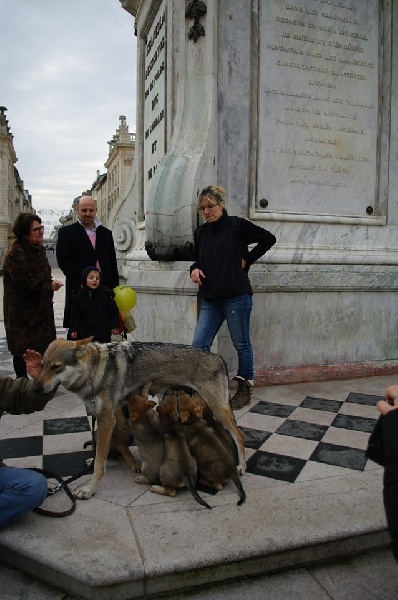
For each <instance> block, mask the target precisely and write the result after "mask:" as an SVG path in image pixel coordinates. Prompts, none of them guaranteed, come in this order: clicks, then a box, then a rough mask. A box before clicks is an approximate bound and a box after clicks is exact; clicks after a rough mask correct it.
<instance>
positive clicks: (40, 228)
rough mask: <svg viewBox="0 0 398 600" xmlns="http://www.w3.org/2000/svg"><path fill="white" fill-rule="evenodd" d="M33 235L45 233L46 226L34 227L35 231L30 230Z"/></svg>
mask: <svg viewBox="0 0 398 600" xmlns="http://www.w3.org/2000/svg"><path fill="white" fill-rule="evenodd" d="M30 231H31V232H33V233H39V232H40V233H41V232H42V231H44V225H40V227H33V229H31V230H30Z"/></svg>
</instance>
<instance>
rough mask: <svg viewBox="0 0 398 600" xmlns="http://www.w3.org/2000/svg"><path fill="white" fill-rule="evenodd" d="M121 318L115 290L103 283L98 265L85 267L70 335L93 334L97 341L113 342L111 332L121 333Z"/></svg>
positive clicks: (83, 337)
mask: <svg viewBox="0 0 398 600" xmlns="http://www.w3.org/2000/svg"><path fill="white" fill-rule="evenodd" d="M119 318H120V317H119V309H118V307H117V306H116V302H115V301H114V299H113V291H112V290H109V289H108V288H106V287H105V286H103V285H102V284H101V273H100V272H99V271H98V269H97V268H96V267H87V268H86V269H84V270H83V273H82V279H81V287H80V289H79V291H78V292H77V293H76V294H75V296H74V298H73V302H72V311H71V319H70V338H71V339H72V340H83V339H85V338H88V337H90V336H94V339H93V341H94V342H103V343H106V342H110V341H111V335H118V333H119Z"/></svg>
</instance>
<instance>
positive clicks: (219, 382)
mask: <svg viewBox="0 0 398 600" xmlns="http://www.w3.org/2000/svg"><path fill="white" fill-rule="evenodd" d="M91 339H92V338H87V339H85V340H78V341H71V340H64V339H61V338H58V339H56V340H54V341H53V342H51V344H50V345H49V346H48V348H47V350H46V352H45V353H44V356H43V361H42V364H43V370H42V373H41V375H40V377H39V379H38V380H37V382H36V383H35V385H34V389H35V390H36V391H37V392H50V391H51V390H54V389H55V388H56V387H57V386H58V385H59V384H62V385H63V386H64V387H65V388H66V389H67V390H69V391H71V392H74V393H75V394H77V395H78V396H80V398H81V399H82V400H83V402H84V403H85V404H86V406H88V407H90V408H93V409H94V411H95V413H96V416H97V446H96V454H95V462H94V472H93V475H92V478H91V480H90V481H89V482H88V483H87V484H86V485H85V486H84V487H82V488H80V489H79V491H78V493H77V496H78V497H79V498H90V497H91V496H92V495H93V494H95V492H96V490H97V487H98V483H99V481H100V479H101V478H102V476H103V474H104V467H105V461H106V457H107V453H108V449H109V444H110V440H111V436H112V429H113V425H114V411H115V407H116V406H117V404H119V403H120V402H121V401H122V400H123V399H124V398H126V397H127V396H128V395H129V394H131V393H132V392H134V391H138V390H140V389H141V388H142V387H143V386H144V385H145V384H146V383H147V382H148V381H152V387H151V391H152V393H158V392H164V391H165V390H167V389H169V388H171V387H180V386H186V387H190V388H192V389H194V390H196V391H197V392H198V393H199V394H200V396H202V398H203V399H204V400H205V401H206V402H207V404H208V406H209V408H210V410H211V411H212V413H213V414H214V416H215V417H216V419H217V420H218V421H219V422H220V423H221V424H222V425H223V426H224V427H225V428H226V429H228V430H229V431H230V433H231V435H232V437H233V439H234V442H235V444H236V446H237V449H238V455H239V463H238V466H237V470H238V473H240V474H242V473H244V472H245V470H246V463H245V450H244V435H243V433H242V432H241V431H240V430H239V429H238V427H237V426H236V422H235V419H234V416H233V413H232V410H231V408H230V406H229V403H228V371H227V366H226V364H225V361H224V360H223V358H222V357H221V356H219V355H217V354H213V353H211V352H206V351H205V350H201V349H199V348H194V347H193V346H185V345H182V344H168V343H160V342H159V343H158V342H130V341H126V342H110V343H108V344H100V343H98V342H91Z"/></svg>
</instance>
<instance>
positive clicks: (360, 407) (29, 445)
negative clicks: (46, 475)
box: [0, 330, 379, 483]
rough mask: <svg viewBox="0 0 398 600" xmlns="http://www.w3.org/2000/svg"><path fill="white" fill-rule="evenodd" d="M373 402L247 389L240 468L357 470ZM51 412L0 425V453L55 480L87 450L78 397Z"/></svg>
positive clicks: (281, 476) (1, 346) (1, 362)
mask: <svg viewBox="0 0 398 600" xmlns="http://www.w3.org/2000/svg"><path fill="white" fill-rule="evenodd" d="M62 334H63V330H60V331H59V332H58V335H60V336H62ZM0 375H11V376H14V372H13V369H12V360H11V356H10V354H9V352H8V350H7V346H6V343H5V339H0ZM254 392H255V390H254ZM63 395H65V391H59V392H58V393H57V397H56V399H55V400H54V401H53V402H54V403H55V404H56V402H58V403H62V396H63ZM66 395H68V396H69V397H70V396H71V395H70V394H66ZM378 400H379V396H375V395H366V394H363V393H359V392H356V391H355V390H353V391H352V392H350V393H348V395H347V396H346V397H345V398H344V399H342V400H335V399H328V398H321V397H312V396H303V397H300V396H299V395H298V396H297V398H296V399H293V400H292V399H291V400H290V401H289V403H286V402H285V403H283V402H282V401H278V400H276V401H264V400H258V401H256V394H255V393H254V394H253V401H252V406H251V407H250V409H249V410H248V411H247V412H245V413H244V414H241V415H237V419H238V425H239V426H240V427H241V428H242V430H243V431H244V433H245V439H246V443H245V445H246V448H247V457H248V461H247V462H248V469H247V472H248V473H250V474H252V475H255V476H259V477H262V478H264V477H266V478H268V479H270V480H273V481H276V480H277V481H279V482H281V483H282V482H284V483H294V482H296V481H300V480H303V479H305V478H306V477H316V476H317V473H319V476H321V475H320V473H321V472H322V473H324V472H325V469H326V471H327V469H330V468H333V467H334V468H335V469H336V468H337V469H338V470H339V471H338V472H339V473H341V469H344V471H347V470H351V471H362V470H364V469H365V468H366V464H367V460H366V456H365V449H366V446H367V441H368V438H369V434H370V433H371V431H372V429H373V427H374V425H375V423H376V417H375V410H374V407H375V405H376V403H377V401H378ZM55 404H54V405H55ZM58 412H59V413H60V412H62V415H61V416H60V414H54V415H50V416H46V414H45V415H44V418H43V419H42V420H39V421H37V419H36V420H35V422H34V424H32V425H29V424H27V426H24V427H21V429H17V432H18V435H16V434H15V431H16V430H15V429H13V428H12V429H11V430H10V431H8V430H7V429H5V430H3V429H2V430H1V431H0V456H1V457H3V458H4V459H5V461H6V463H7V464H10V465H11V464H14V465H16V466H35V467H39V468H43V469H46V470H49V471H52V472H54V473H56V474H58V475H59V476H62V477H69V476H75V475H77V474H78V473H81V472H82V470H84V468H85V461H86V459H88V458H90V457H91V456H92V449H91V447H87V448H85V447H84V445H85V442H87V441H89V440H91V419H90V418H89V417H88V416H87V415H86V414H85V409H84V407H83V405H82V403H81V402H80V401H78V400H77V401H76V402H75V403H74V405H73V407H71V410H70V411H69V412H67V411H66V412H65V411H58ZM36 414H37V413H36ZM7 418H11V416H9V415H4V417H3V418H2V420H1V425H2V426H3V423H4V424H5V425H7ZM18 418H19V419H22V417H13V419H14V420H13V424H15V423H17V421H16V420H15V419H18ZM120 460H122V459H120ZM347 472H348V471H347ZM309 473H312V475H308V474H309ZM329 473H332V474H333V471H330V470H329Z"/></svg>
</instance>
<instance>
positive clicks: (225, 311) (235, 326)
mask: <svg viewBox="0 0 398 600" xmlns="http://www.w3.org/2000/svg"><path fill="white" fill-rule="evenodd" d="M252 307H253V297H252V296H251V294H242V295H241V296H232V297H230V298H224V299H223V300H202V304H201V307H200V312H199V317H198V322H197V324H196V329H195V333H194V337H193V342H192V345H193V346H196V347H197V348H202V350H207V351H209V350H210V348H211V346H212V344H213V341H214V338H215V337H216V335H217V333H218V331H219V329H220V327H221V325H222V324H223V322H224V320H226V321H227V325H228V329H229V333H230V335H231V340H232V343H233V345H234V348H235V350H236V352H237V354H238V373H237V375H239V376H240V377H243V379H246V380H253V378H254V360H253V347H252V344H251V341H250V315H251V311H252Z"/></svg>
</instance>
